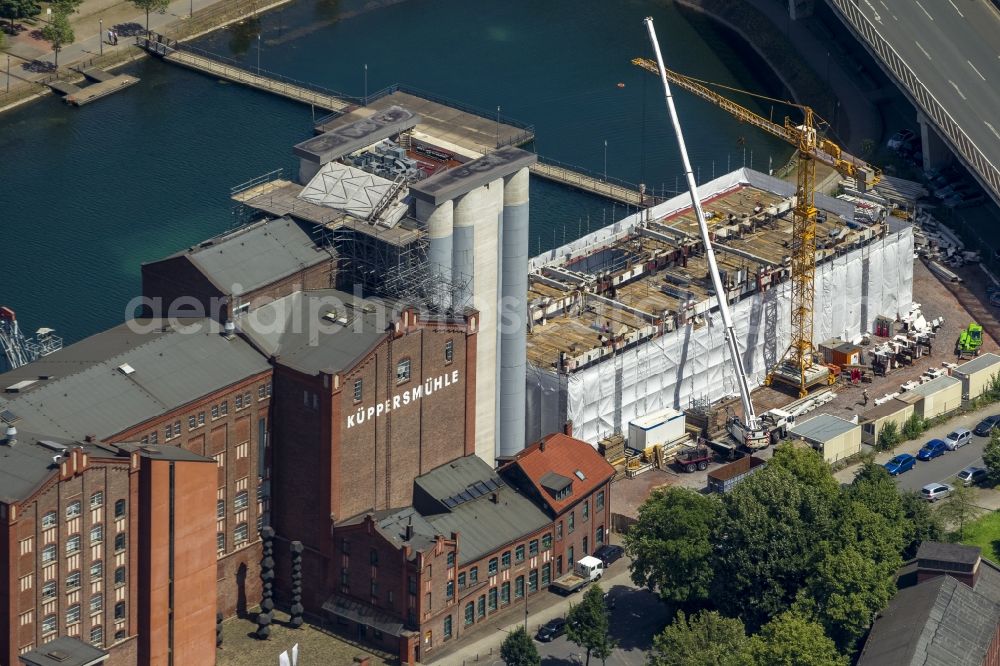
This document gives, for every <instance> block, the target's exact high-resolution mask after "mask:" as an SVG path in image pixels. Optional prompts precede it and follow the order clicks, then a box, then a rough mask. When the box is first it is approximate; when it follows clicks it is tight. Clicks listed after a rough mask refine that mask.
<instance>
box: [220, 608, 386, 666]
mask: <svg viewBox="0 0 1000 666" xmlns="http://www.w3.org/2000/svg"><path fill="white" fill-rule="evenodd" d="M251 615H252V614H251ZM275 620H276V622H275V623H274V624H272V625H271V629H272V631H271V637H270V638H269V639H268V640H266V641H260V640H257V639H256V638H253V637H252V636H250V634H251V633H252V632H253V631H255V630H256V629H257V625H256V623H254V622H252V621H251V620H250V619H243V618H235V617H234V618H231V619H229V620H227V621H226V622H225V623H224V624H223V625H222V647H221V648H219V650H218V651H217V652H216V660H217V661H216V663H217V664H218V665H219V666H259V665H260V664H277V663H278V655H280V654H281V653H282V652H283V651H285V650H290V649H291V648H292V646H293V645H294V644H296V643H298V644H299V664H300V666H313V665H315V666H332V665H333V664H344V666H350V664H352V663H354V658H355V657H356V656H360V655H364V656H368V657H371V662H370V663H371V666H384V665H388V664H395V663H397V662H396V661H386V660H385V659H383V658H382V657H379V656H377V655H375V654H373V653H372V652H370V651H368V650H366V649H364V648H362V647H358V646H356V645H353V644H351V643H348V642H347V641H344V640H342V639H340V638H338V637H336V636H333V635H331V634H328V633H325V632H324V631H321V630H320V629H319V628H317V627H315V626H312V625H309V624H304V625H302V627H301V628H300V629H290V628H289V627H287V626H286V625H285V624H284V623H285V622H286V621H287V620H288V615H287V614H285V613H282V612H280V611H279V612H278V613H276V617H275Z"/></svg>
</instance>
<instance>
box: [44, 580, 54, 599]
mask: <svg viewBox="0 0 1000 666" xmlns="http://www.w3.org/2000/svg"><path fill="white" fill-rule="evenodd" d="M54 596H56V582H55V581H54V580H50V581H47V582H46V583H45V584H44V585H42V599H51V598H52V597H54Z"/></svg>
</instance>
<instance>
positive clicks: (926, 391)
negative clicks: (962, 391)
mask: <svg viewBox="0 0 1000 666" xmlns="http://www.w3.org/2000/svg"><path fill="white" fill-rule="evenodd" d="M961 383H962V381H961V380H959V379H955V378H954V377H949V376H948V375H942V376H941V377H938V378H936V379H932V380H930V381H929V382H924V383H923V384H921V385H920V386H915V387H913V388H911V389H910V390H909V391H907V392H906V393H913V394H916V395H922V396H924V397H925V398H926V397H927V396H929V395H934V394H935V393H938V392H939V391H943V390H945V389H947V388H949V387H951V386H954V385H956V384H961ZM903 395H905V394H903Z"/></svg>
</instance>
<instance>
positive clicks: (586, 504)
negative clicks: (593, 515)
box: [583, 500, 590, 522]
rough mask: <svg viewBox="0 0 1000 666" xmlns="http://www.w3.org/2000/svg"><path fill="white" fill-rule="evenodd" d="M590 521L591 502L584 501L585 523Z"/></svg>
mask: <svg viewBox="0 0 1000 666" xmlns="http://www.w3.org/2000/svg"><path fill="white" fill-rule="evenodd" d="M589 519H590V500H583V522H587V520H589Z"/></svg>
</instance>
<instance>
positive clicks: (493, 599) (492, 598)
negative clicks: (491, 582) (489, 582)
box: [487, 587, 497, 611]
mask: <svg viewBox="0 0 1000 666" xmlns="http://www.w3.org/2000/svg"><path fill="white" fill-rule="evenodd" d="M487 599H488V601H487V603H488V604H489V608H490V611H495V610H496V609H497V588H495V587H491V588H490V593H489V596H488V597H487Z"/></svg>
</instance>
